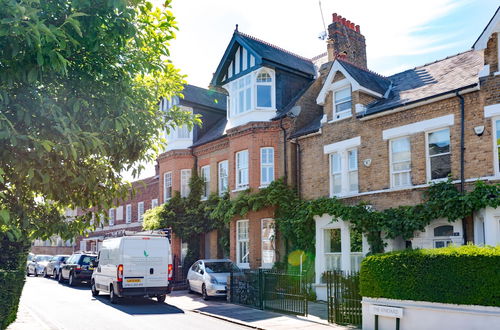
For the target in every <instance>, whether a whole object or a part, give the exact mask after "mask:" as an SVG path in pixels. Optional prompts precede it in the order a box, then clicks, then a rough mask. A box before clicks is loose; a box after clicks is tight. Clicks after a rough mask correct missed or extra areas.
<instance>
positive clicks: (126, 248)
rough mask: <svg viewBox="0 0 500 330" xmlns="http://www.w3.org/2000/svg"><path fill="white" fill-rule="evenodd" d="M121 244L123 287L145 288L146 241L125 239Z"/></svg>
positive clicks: (133, 238)
mask: <svg viewBox="0 0 500 330" xmlns="http://www.w3.org/2000/svg"><path fill="white" fill-rule="evenodd" d="M122 244H123V246H122V256H123V259H122V260H123V287H124V288H141V287H145V286H146V279H145V274H146V264H147V258H146V255H145V254H146V250H147V247H146V246H147V240H145V239H143V238H142V237H126V238H123V241H122Z"/></svg>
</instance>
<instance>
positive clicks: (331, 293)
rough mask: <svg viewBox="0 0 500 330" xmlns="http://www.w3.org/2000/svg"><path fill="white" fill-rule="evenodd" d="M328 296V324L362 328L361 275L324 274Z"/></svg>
mask: <svg viewBox="0 0 500 330" xmlns="http://www.w3.org/2000/svg"><path fill="white" fill-rule="evenodd" d="M324 278H325V280H326V284H327V296H328V322H330V323H337V324H351V325H355V326H361V323H362V318H363V317H362V309H361V295H360V293H359V273H358V272H343V271H328V272H326V273H325V274H324Z"/></svg>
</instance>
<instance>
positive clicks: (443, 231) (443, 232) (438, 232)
mask: <svg viewBox="0 0 500 330" xmlns="http://www.w3.org/2000/svg"><path fill="white" fill-rule="evenodd" d="M434 236H435V237H439V236H453V226H449V225H445V226H439V227H436V228H434Z"/></svg>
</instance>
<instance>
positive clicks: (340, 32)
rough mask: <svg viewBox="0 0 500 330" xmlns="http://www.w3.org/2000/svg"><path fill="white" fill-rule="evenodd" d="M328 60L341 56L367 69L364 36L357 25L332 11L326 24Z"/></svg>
mask: <svg viewBox="0 0 500 330" xmlns="http://www.w3.org/2000/svg"><path fill="white" fill-rule="evenodd" d="M327 43H328V44H327V51H328V61H333V60H334V59H335V58H341V59H343V60H346V61H349V62H351V63H353V64H355V65H357V66H360V67H362V68H365V69H367V62H366V43H365V37H364V36H363V35H362V34H361V32H360V28H359V25H356V24H355V23H353V22H351V21H349V20H347V19H345V18H344V17H342V16H340V15H337V14H336V13H334V14H333V15H332V23H331V24H330V25H328V41H327Z"/></svg>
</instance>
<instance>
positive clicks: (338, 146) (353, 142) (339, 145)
mask: <svg viewBox="0 0 500 330" xmlns="http://www.w3.org/2000/svg"><path fill="white" fill-rule="evenodd" d="M359 145H361V137H360V136H356V137H355V138H352V139H348V140H343V141H340V142H335V143H332V144H327V145H325V146H323V153H324V154H331V153H333V152H336V151H341V150H346V149H351V148H355V147H357V146H359Z"/></svg>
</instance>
